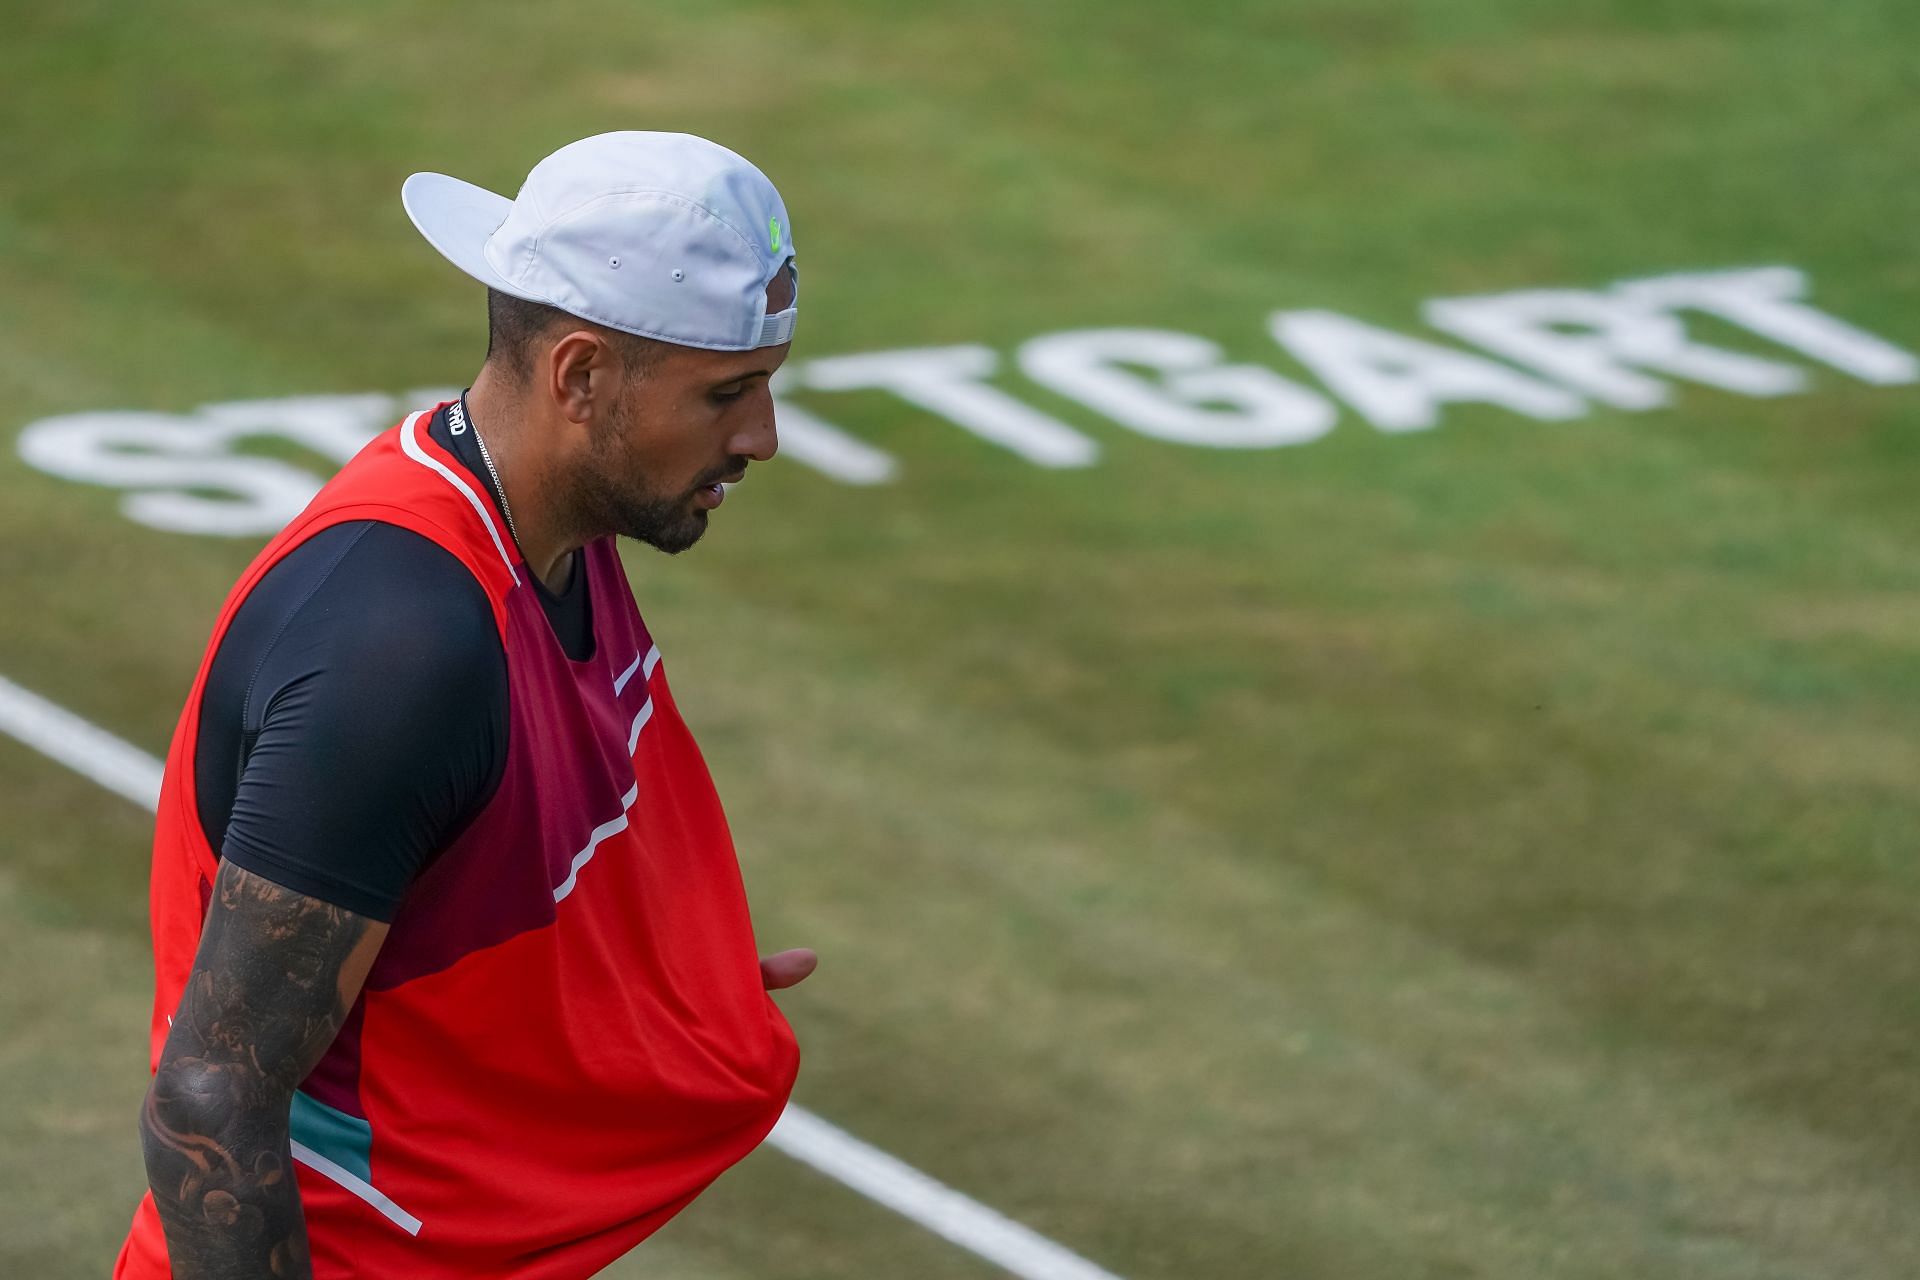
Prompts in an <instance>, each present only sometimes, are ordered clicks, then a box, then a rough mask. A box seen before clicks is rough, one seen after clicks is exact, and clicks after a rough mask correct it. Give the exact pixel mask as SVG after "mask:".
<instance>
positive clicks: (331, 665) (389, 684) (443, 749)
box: [194, 413, 592, 920]
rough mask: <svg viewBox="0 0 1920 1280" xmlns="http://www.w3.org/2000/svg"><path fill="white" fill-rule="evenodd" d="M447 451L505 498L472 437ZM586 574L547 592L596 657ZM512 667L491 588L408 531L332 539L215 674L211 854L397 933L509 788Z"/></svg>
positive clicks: (210, 729)
mask: <svg viewBox="0 0 1920 1280" xmlns="http://www.w3.org/2000/svg"><path fill="white" fill-rule="evenodd" d="M429 431H430V432H431V433H432V435H433V436H434V438H435V439H436V440H437V441H438V442H439V443H440V444H441V445H442V446H443V447H446V448H449V449H451V450H452V451H453V452H454V454H455V456H456V457H458V458H459V459H460V460H461V461H462V462H463V463H465V464H466V465H467V469H468V470H469V471H470V472H472V473H473V474H474V477H475V479H476V480H477V481H478V482H479V483H481V484H488V477H487V475H486V472H485V470H484V464H482V463H481V462H480V459H479V455H478V451H477V449H475V447H474V445H473V442H472V433H471V432H468V433H466V434H465V436H464V438H460V439H454V438H451V437H450V436H449V435H448V427H447V420H446V415H445V414H444V413H441V414H436V415H435V416H434V419H433V421H432V422H431V424H430V425H429ZM585 579H586V574H585V573H584V572H583V571H582V568H581V565H580V564H579V563H578V562H577V561H576V563H575V565H574V566H573V575H572V580H571V582H570V583H569V586H568V589H567V590H566V591H565V592H563V593H561V594H560V595H557V596H556V595H553V594H551V593H549V592H547V591H545V590H544V589H542V590H539V591H538V592H537V595H538V597H539V599H540V602H541V604H542V606H543V608H544V609H545V610H546V612H547V615H548V620H549V622H550V623H551V624H552V626H553V628H554V630H555V633H556V635H557V636H558V637H559V638H560V640H561V643H562V647H563V648H565V649H566V650H567V651H568V652H569V653H571V654H573V655H574V656H575V657H582V656H585V654H586V652H588V651H589V650H590V649H591V646H592V623H591V612H590V602H589V600H588V598H587V592H586V583H585ZM507 708H508V690H507V670H506V658H505V655H504V653H503V652H502V649H501V645H500V637H499V632H498V630H497V629H496V627H495V625H494V620H493V613H492V609H491V607H490V606H489V605H488V603H487V597H486V593H485V591H484V590H483V589H482V588H481V586H480V584H479V582H478V581H477V580H476V579H475V578H474V577H473V575H472V574H471V573H469V572H468V571H467V570H466V568H465V567H464V566H463V565H461V564H460V562H459V561H458V560H457V559H455V558H454V556H453V555H452V554H451V553H450V552H448V551H446V550H445V549H443V548H441V547H440V546H438V545H436V544H435V543H433V542H432V541H431V540H429V539H427V538H424V537H422V536H420V535H419V534H416V533H414V532H412V531H411V530H407V529H401V528H399V527H397V526H394V525H388V524H380V523H377V522H373V521H356V522H352V523H348V524H342V525H336V526H334V527H333V528H330V529H326V530H323V531H322V532H320V533H318V534H315V535H314V536H313V537H311V538H309V539H308V540H307V541H305V542H303V543H301V544H300V545H299V546H297V547H295V548H294V549H293V550H292V551H290V552H288V553H287V554H286V556H284V557H283V558H282V559H281V560H280V562H279V563H277V564H276V565H274V567H273V568H272V569H270V570H268V572H267V573H266V574H265V575H264V576H263V577H262V578H261V580H260V581H259V582H258V583H256V584H255V585H254V588H253V590H252V591H251V592H249V593H248V595H247V598H246V600H245V601H243V602H242V603H241V606H240V608H239V610H238V611H237V612H236V613H235V615H234V619H233V622H232V624H231V625H230V626H229V627H228V629H227V633H226V635H225V636H224V637H223V638H222V640H221V643H220V647H219V651H218V652H217V653H216V654H215V655H214V660H213V665H212V667H211V669H210V670H209V672H208V675H207V685H206V689H205V691H204V693H203V695H202V700H201V708H200V732H199V740H198V742H197V744H196V749H195V753H194V772H195V784H196V785H195V793H196V801H197V803H198V805H199V809H200V821H201V825H202V827H203V829H204V830H205V832H206V836H207V842H208V844H209V845H210V846H211V847H212V848H214V849H215V850H218V851H219V852H220V854H221V856H222V857H227V858H232V859H233V860H234V862H235V863H237V864H238V865H240V866H243V867H245V868H246V869H247V870H249V871H252V872H254V873H255V874H257V875H261V876H264V877H266V878H267V879H269V880H272V881H274V882H275V883H277V884H281V885H285V886H286V887H287V888H290V889H294V890H297V891H298V892H301V893H304V894H307V895H309V896H311V897H315V898H319V899H321V900H323V901H326V902H331V903H334V904H335V905H337V906H342V907H345V908H347V909H348V910H350V911H353V912H356V913H358V914H362V915H367V916H371V917H373V918H375V919H378V920H391V919H392V918H393V913H394V910H395V908H396V907H397V906H398V905H399V902H400V899H401V898H402V897H403V896H404V895H405V893H406V890H407V887H408V885H409V884H410V883H411V882H412V879H413V877H414V876H415V875H416V874H417V873H418V871H419V869H420V868H421V867H422V866H423V865H425V863H426V862H427V860H428V859H429V858H431V857H432V856H433V854H435V853H436V852H438V851H439V850H441V849H443V848H445V847H446V846H447V845H448V844H449V843H451V842H452V841H453V840H454V839H455V838H456V837H457V836H458V835H459V833H460V831H461V830H463V829H464V828H465V826H466V825H467V823H468V822H470V821H471V820H472V819H473V817H474V816H475V815H477V814H478V813H479V812H480V810H481V809H482V808H484V807H485V805H486V803H487V801H488V800H489V799H491V798H492V796H493V792H494V790H495V788H496V787H497V786H498V785H499V780H500V776H501V773H502V772H503V770H504V769H505V765H506V751H507Z"/></svg>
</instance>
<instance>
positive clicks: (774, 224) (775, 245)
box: [767, 218, 780, 253]
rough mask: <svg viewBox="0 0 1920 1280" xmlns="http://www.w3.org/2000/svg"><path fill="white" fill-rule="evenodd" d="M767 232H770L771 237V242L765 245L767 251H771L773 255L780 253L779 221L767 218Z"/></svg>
mask: <svg viewBox="0 0 1920 1280" xmlns="http://www.w3.org/2000/svg"><path fill="white" fill-rule="evenodd" d="M767 230H768V231H769V232H771V233H772V235H773V240H772V241H771V242H770V243H769V244H768V245H767V247H768V248H769V249H772V250H773V251H774V252H775V253H778V252H780V219H778V218H768V219H767Z"/></svg>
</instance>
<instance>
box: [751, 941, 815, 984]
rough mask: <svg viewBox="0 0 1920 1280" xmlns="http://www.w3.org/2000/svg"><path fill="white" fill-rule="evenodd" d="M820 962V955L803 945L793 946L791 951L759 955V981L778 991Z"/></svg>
mask: <svg viewBox="0 0 1920 1280" xmlns="http://www.w3.org/2000/svg"><path fill="white" fill-rule="evenodd" d="M819 963H820V957H819V956H816V955H815V954H813V952H811V951H809V950H807V949H806V948H805V947H795V948H794V949H793V950H791V951H778V952H775V953H774V954H773V955H770V956H761V957H760V981H761V983H762V985H764V986H765V987H766V989H767V990H769V991H780V990H783V989H785V988H787V987H791V986H793V985H794V984H795V983H797V982H799V981H800V980H801V979H802V978H805V977H806V976H807V975H808V974H810V973H812V972H813V970H814V967H815V966H816V965H818V964H819Z"/></svg>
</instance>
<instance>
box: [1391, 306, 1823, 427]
mask: <svg viewBox="0 0 1920 1280" xmlns="http://www.w3.org/2000/svg"><path fill="white" fill-rule="evenodd" d="M1426 315H1427V320H1428V321H1429V323H1431V324H1433V325H1434V326H1435V327H1436V328H1440V329H1445V330H1447V331H1448V332H1450V333H1455V334H1458V335H1459V336H1461V337H1463V338H1465V339H1467V340H1468V341H1470V342H1477V343H1479V344H1480V345H1481V346H1483V347H1486V348H1488V349H1490V350H1492V351H1496V352H1498V353H1499V354H1501V355H1503V356H1507V357H1508V358H1510V359H1513V360H1517V361H1519V362H1520V363H1521V364H1525V365H1529V366H1531V367H1532V368H1534V369H1537V370H1539V371H1540V372H1541V373H1544V374H1546V375H1547V376H1548V377H1551V378H1558V379H1559V380H1560V381H1562V382H1564V383H1566V384H1567V385H1568V386H1570V387H1573V388H1575V389H1576V390H1579V391H1582V392H1585V393H1586V394H1587V395H1590V396H1592V397H1593V398H1594V399H1596V400H1599V401H1602V402H1603V403H1606V404H1610V405H1613V406H1615V407H1616V408H1621V409H1652V408H1656V407H1658V406H1660V405H1663V404H1665V403H1667V400H1668V387H1667V384H1666V383H1664V382H1661V381H1660V380H1659V379H1657V378H1649V377H1647V376H1646V375H1644V374H1641V373H1638V372H1635V370H1634V368H1633V366H1639V367H1640V368H1645V369H1658V370H1660V371H1661V372H1663V373H1670V374H1673V375H1674V376H1676V377H1681V378H1688V379H1691V380H1692V381H1694V382H1704V383H1706V384H1707V385H1708V386H1714V387H1722V388H1724V389H1726V390H1728V391H1738V392H1740V393H1742V394H1744V395H1750V396H1777V395H1785V394H1786V393H1788V392H1790V391H1798V390H1800V389H1801V388H1802V387H1804V386H1805V385H1806V374H1805V373H1804V372H1803V371H1802V370H1801V369H1799V368H1798V367H1797V366H1794V365H1789V364H1781V363H1779V362H1778V361H1775V360H1762V359H1761V358H1760V357H1758V356H1748V355H1742V354H1740V353H1739V352H1737V351H1728V350H1726V349H1724V348H1722V347H1709V346H1705V345H1703V344H1701V343H1697V342H1693V341H1691V340H1689V339H1688V337H1687V333H1686V330H1685V329H1683V328H1681V326H1680V322H1679V321H1678V320H1676V319H1674V318H1673V317H1672V316H1670V315H1667V314H1665V313H1664V312H1661V311H1660V310H1658V309H1657V308H1654V307H1651V306H1648V305H1645V304H1643V303H1639V302H1635V301H1633V300H1631V299H1627V298H1623V297H1620V296H1617V295H1615V296H1609V295H1606V294H1600V293H1589V292H1587V291H1586V290H1584V289H1537V290H1528V291H1525V292H1521V293H1498V294H1490V295H1488V296H1486V297H1480V298H1439V299H1436V300H1434V301H1432V302H1429V303H1428V304H1427V307H1426ZM1561 326H1574V327H1577V328H1579V329H1583V330H1586V332H1584V333H1567V332H1565V331H1564V330H1563V329H1562V328H1561Z"/></svg>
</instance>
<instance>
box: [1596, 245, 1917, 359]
mask: <svg viewBox="0 0 1920 1280" xmlns="http://www.w3.org/2000/svg"><path fill="white" fill-rule="evenodd" d="M1614 288H1615V291H1616V292H1618V293H1619V294H1620V295H1621V296H1622V297H1625V298H1630V299H1632V300H1633V301H1635V302H1640V303H1645V304H1648V305H1651V306H1656V307H1662V308H1665V309H1667V310H1678V309H1679V308H1681V307H1692V308H1693V309H1694V310H1696V311H1705V312H1707V313H1709V314H1711V315H1716V316H1719V317H1720V318H1721V319H1722V320H1726V321H1729V322H1731V323H1733V324H1737V325H1739V326H1740V327H1741V328H1742V329H1747V330H1750V331H1751V332H1753V333H1757V334H1759V335H1760V336H1761V337H1763V338H1768V339H1771V340H1772V341H1774V342H1777V343H1779V344H1780V345H1781V346H1783V347H1788V348H1790V349H1792V350H1794V351H1798V352H1799V353H1800V354H1801V355H1805V356H1811V357H1813V358H1814V359H1815V360H1818V361H1820V362H1822V363H1823V364H1830V365H1832V366H1833V367H1834V368H1836V369H1838V370H1840V371H1841V372H1842V373H1850V374H1852V375H1853V376H1854V377H1856V378H1858V379H1860V380H1861V381H1862V382H1871V383H1875V384H1878V385H1880V386H1892V385H1894V384H1896V383H1902V382H1920V359H1915V358H1914V356H1913V354H1912V353H1911V352H1907V351H1902V350H1901V349H1900V348H1899V347H1896V346H1894V345H1893V344H1892V343H1891V342H1886V341H1883V340H1882V339H1879V338H1876V337H1874V336H1873V335H1872V334H1870V333H1867V332H1865V331H1863V330H1860V329H1856V328H1854V327H1853V326H1852V325H1850V324H1847V323H1845V322H1843V321H1840V320H1836V319H1834V317H1832V316H1830V315H1828V314H1826V313H1825V312H1823V311H1816V310H1814V308H1812V307H1810V306H1807V305H1806V304H1805V303H1803V302H1800V301H1798V299H1799V298H1800V297H1801V295H1802V294H1804V293H1806V291H1807V277H1806V274H1805V273H1804V272H1801V271H1796V270H1795V269H1794V268H1792V267H1755V268H1752V269H1749V270H1743V271H1711V272H1703V273H1700V274H1689V275H1671V276H1655V277H1654V278H1652V279H1650V280H1629V281H1626V282H1625V283H1623V284H1619V285H1615V286H1614Z"/></svg>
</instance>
